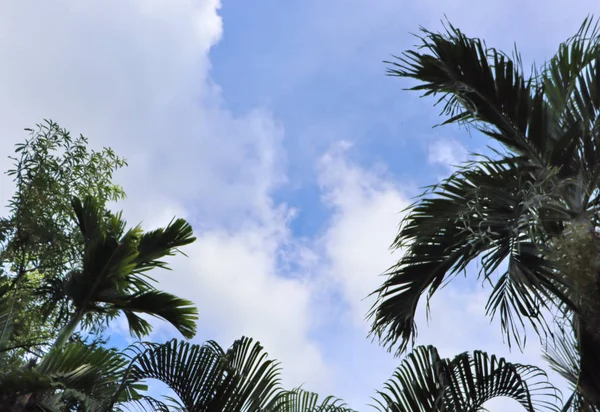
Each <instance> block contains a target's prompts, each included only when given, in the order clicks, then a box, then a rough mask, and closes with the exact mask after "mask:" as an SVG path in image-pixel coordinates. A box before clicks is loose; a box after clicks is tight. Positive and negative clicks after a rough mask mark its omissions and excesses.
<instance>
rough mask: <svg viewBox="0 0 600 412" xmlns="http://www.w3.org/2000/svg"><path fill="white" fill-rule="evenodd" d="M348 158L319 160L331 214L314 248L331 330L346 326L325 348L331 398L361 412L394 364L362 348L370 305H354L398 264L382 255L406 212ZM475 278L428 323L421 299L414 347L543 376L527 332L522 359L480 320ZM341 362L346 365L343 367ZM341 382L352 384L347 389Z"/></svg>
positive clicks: (450, 293) (451, 290)
mask: <svg viewBox="0 0 600 412" xmlns="http://www.w3.org/2000/svg"><path fill="white" fill-rule="evenodd" d="M348 150H351V145H350V144H348V143H346V142H341V143H339V144H338V145H337V146H335V147H333V148H332V150H330V151H329V152H328V153H327V154H326V155H325V156H324V157H323V158H322V159H321V163H320V181H321V184H322V188H323V191H324V200H325V202H326V204H328V205H329V206H330V207H331V208H332V209H333V214H332V218H331V220H330V222H329V225H328V226H327V229H326V230H325V232H324V234H323V236H322V238H321V239H320V240H319V241H318V242H317V243H316V248H317V250H318V251H320V253H321V256H322V259H323V260H324V262H325V266H324V267H325V275H327V276H328V277H329V278H330V279H331V280H332V282H333V283H332V284H331V285H330V287H332V288H334V289H339V290H340V295H341V296H342V297H343V299H344V302H345V308H346V310H344V308H343V307H342V308H338V309H337V312H336V313H335V316H336V319H338V322H344V323H347V326H345V331H344V332H342V333H340V335H339V336H338V338H337V339H335V338H332V339H331V340H330V341H328V344H329V345H333V346H335V347H336V348H337V349H336V350H337V351H340V352H341V354H338V355H337V356H335V355H331V354H328V356H333V358H332V360H335V361H336V364H335V366H334V370H336V376H338V379H341V381H342V382H343V384H340V385H338V386H337V387H336V390H337V392H336V394H337V395H339V396H341V397H343V398H344V399H346V400H348V401H351V402H352V403H351V405H353V406H354V407H355V408H362V406H363V405H365V404H367V403H368V402H369V399H368V397H369V396H372V395H374V394H375V390H376V389H379V388H381V384H382V383H383V382H384V381H385V380H387V379H388V378H389V377H390V376H391V373H392V371H393V369H395V367H396V366H397V365H398V364H399V362H400V360H399V359H394V358H392V357H391V355H389V354H386V353H383V349H382V348H380V347H377V345H376V343H374V344H372V345H369V344H367V342H366V341H365V339H364V337H365V336H366V329H367V327H368V324H367V323H366V322H364V320H363V319H364V315H365V313H366V312H367V310H368V309H369V308H370V306H371V304H372V302H373V300H372V299H370V300H366V301H361V300H362V299H363V298H365V297H366V295H367V294H368V293H370V292H371V291H373V290H374V289H375V288H376V287H377V286H379V285H380V284H381V282H382V278H380V277H378V276H376V275H377V274H378V273H382V272H383V271H384V270H385V269H387V268H388V267H389V266H391V265H392V264H393V263H395V262H396V259H397V258H398V256H399V255H398V254H394V255H392V254H391V253H390V252H389V251H388V247H389V245H390V244H391V242H392V240H393V239H394V237H395V235H396V233H397V226H398V224H399V223H400V221H401V219H402V214H400V213H399V212H400V211H401V210H403V209H404V208H405V207H407V206H408V200H407V199H406V196H405V194H404V193H402V191H400V190H399V188H398V187H399V185H398V184H397V183H395V182H394V180H393V178H392V177H390V176H389V175H387V174H386V173H385V171H381V170H376V169H375V170H368V169H364V168H362V167H360V166H358V165H357V164H354V163H353V162H351V161H349V160H348V156H347V154H348ZM475 278H476V274H473V273H471V274H469V279H467V280H461V279H460V278H458V279H456V280H455V281H454V282H452V283H451V284H450V285H448V286H447V287H445V288H442V289H441V290H440V291H438V292H437V293H436V294H435V295H434V297H433V298H432V300H431V308H430V319H427V317H426V312H425V307H426V306H425V298H422V300H421V302H420V305H419V308H418V310H417V316H416V323H417V326H418V331H419V333H418V340H417V344H418V345H434V346H436V347H437V348H438V349H439V352H440V354H441V355H442V356H444V357H453V356H454V355H457V354H459V353H462V352H465V351H473V350H476V349H480V350H485V351H487V352H489V353H492V354H496V355H498V356H504V357H506V358H507V360H509V361H513V362H521V363H526V364H533V365H538V366H541V367H544V368H545V366H546V365H545V363H544V361H543V360H542V359H541V356H540V346H539V344H538V342H537V340H536V338H535V337H534V336H535V335H534V334H533V332H532V331H531V330H530V331H529V335H528V336H529V337H530V338H529V340H528V344H527V346H526V349H525V350H524V352H522V353H521V352H519V351H518V350H513V351H512V352H511V351H509V349H508V347H507V346H506V345H505V344H504V343H503V337H502V334H501V332H500V324H499V322H498V320H497V319H496V320H495V321H494V322H492V323H490V318H488V317H486V316H485V315H484V308H485V304H486V301H487V298H488V296H489V293H490V290H489V289H481V288H479V287H473V282H475ZM467 320H468V321H467ZM336 333H337V332H336ZM342 345H347V347H345V348H342V347H341V346H342ZM349 359H351V360H352V361H351V363H349V364H348V360H349ZM344 362H346V363H344ZM355 371H361V373H359V374H356V373H355ZM346 376H352V379H351V381H350V380H349V379H345V378H344V377H346ZM550 376H551V379H552V382H554V383H555V384H557V385H559V386H562V387H564V381H563V380H562V379H561V378H560V377H558V376H557V375H556V374H550ZM489 406H490V407H493V408H498V409H491V410H504V411H512V410H514V411H519V410H520V409H519V408H520V406H517V405H516V404H515V403H514V402H513V401H511V400H507V399H497V400H494V401H492V402H490V405H489Z"/></svg>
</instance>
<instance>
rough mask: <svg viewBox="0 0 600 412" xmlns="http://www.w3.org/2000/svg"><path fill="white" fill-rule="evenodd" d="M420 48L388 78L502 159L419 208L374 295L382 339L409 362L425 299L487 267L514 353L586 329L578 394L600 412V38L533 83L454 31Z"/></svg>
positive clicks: (584, 30)
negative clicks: (529, 333) (487, 142)
mask: <svg viewBox="0 0 600 412" xmlns="http://www.w3.org/2000/svg"><path fill="white" fill-rule="evenodd" d="M421 41H422V44H421V47H419V48H418V49H417V50H408V51H406V52H405V53H404V54H403V55H402V56H400V57H398V58H397V59H396V61H393V62H389V64H390V69H389V74H390V75H392V76H399V77H407V78H411V79H414V80H416V81H417V85H416V86H414V87H412V89H411V90H419V91H423V92H424V95H425V96H436V97H437V103H439V104H442V106H443V109H442V116H443V117H444V118H445V119H444V121H443V124H453V123H458V124H461V125H466V126H468V127H470V128H473V129H475V130H477V131H479V132H481V133H483V134H484V135H486V136H488V137H489V138H491V139H493V140H494V141H495V142H496V143H499V144H500V145H501V146H502V151H499V152H495V157H494V158H490V157H485V156H477V155H474V156H473V160H472V161H469V162H467V163H465V164H463V165H462V166H461V167H459V169H458V170H457V171H456V172H455V173H453V174H452V175H451V176H450V177H449V178H447V179H445V180H443V181H442V182H441V183H440V184H439V185H435V186H433V187H432V188H431V189H429V190H427V191H426V192H425V193H424V194H423V195H422V197H421V198H420V199H419V200H418V201H417V202H416V203H415V204H414V205H412V206H411V207H410V208H409V209H408V213H407V215H406V218H405V219H404V221H403V224H402V226H401V228H400V231H399V234H398V236H397V238H396V240H395V242H394V248H400V247H402V248H405V251H406V252H405V253H404V255H403V256H402V257H401V259H400V260H399V262H398V263H397V264H396V265H394V266H393V267H392V268H391V269H390V270H389V271H388V272H387V279H386V281H385V282H384V284H383V285H382V286H381V287H380V288H378V289H377V290H376V291H375V292H374V293H375V294H376V295H377V302H376V303H375V305H374V306H373V308H372V311H371V313H370V316H371V318H372V319H373V326H372V333H373V334H374V335H375V336H376V337H378V338H379V339H380V341H381V342H382V343H383V344H384V345H386V346H387V347H388V348H390V349H391V348H395V349H396V350H397V351H398V353H401V352H404V351H405V350H406V349H407V348H408V346H409V344H410V343H411V342H412V341H413V340H414V338H415V336H416V329H415V324H414V316H415V311H416V308H417V305H418V302H419V300H420V299H421V296H422V295H426V296H427V299H430V298H431V297H432V295H433V294H435V292H436V291H437V290H438V289H439V288H440V287H441V286H442V285H443V284H445V283H446V282H447V281H448V280H450V279H452V278H453V277H454V276H455V275H456V274H457V273H459V272H464V271H465V270H466V269H467V267H468V266H470V265H471V266H472V264H474V263H478V262H480V263H481V270H480V273H479V279H480V280H482V281H483V283H484V284H485V285H490V286H491V291H490V296H489V299H488V302H487V305H486V311H487V313H488V314H489V315H491V316H492V317H499V319H500V325H501V328H502V330H503V332H504V333H505V335H506V337H507V338H508V343H509V345H510V344H511V343H516V344H517V345H518V346H520V347H522V346H523V345H524V343H525V338H526V333H525V331H526V325H527V324H529V325H530V326H532V327H533V329H534V330H535V332H536V333H537V334H538V336H539V337H540V338H546V337H548V336H551V334H552V333H553V324H554V323H555V322H560V323H565V322H566V321H572V320H573V319H574V321H573V322H572V324H573V325H574V327H575V328H576V329H577V344H578V345H577V348H578V350H579V352H580V369H581V372H580V379H579V380H578V388H579V389H580V390H581V391H582V393H585V397H586V398H587V401H589V402H590V404H593V405H595V407H597V408H600V374H598V372H597V371H598V370H600V349H599V348H600V335H598V332H597V330H598V326H600V322H599V321H598V319H600V318H599V317H598V315H599V314H600V307H599V306H598V302H600V289H599V288H598V285H600V271H599V270H598V267H597V262H598V261H599V259H600V253H599V252H600V244H599V242H598V240H597V238H596V236H595V234H594V229H595V228H597V227H600V215H599V214H598V213H597V211H598V208H599V207H600V186H599V185H598V182H599V177H600V136H599V135H598V130H599V129H598V121H599V120H600V116H599V114H600V57H598V56H600V27H599V26H598V24H593V22H592V20H591V19H586V20H585V21H584V23H583V25H582V26H581V29H580V30H579V31H578V33H577V34H576V35H575V36H573V37H572V38H570V39H568V40H567V41H566V42H565V43H563V44H562V45H561V46H560V47H559V50H558V53H557V54H556V55H555V56H554V57H553V58H552V59H551V60H550V61H549V62H548V63H547V64H546V65H544V66H543V67H542V68H541V69H540V70H539V71H538V70H537V69H535V68H533V69H532V74H531V75H529V76H528V75H526V73H525V71H524V69H523V67H522V64H521V58H520V56H519V54H518V52H516V51H515V53H514V54H513V56H512V57H511V56H508V55H507V54H505V53H502V52H500V51H498V50H497V49H494V48H491V47H487V46H486V44H485V43H484V42H483V41H482V40H480V39H473V38H468V37H467V36H465V35H464V34H463V33H462V32H461V31H460V30H458V29H457V28H455V27H453V26H452V25H450V24H448V25H447V28H446V31H445V32H444V33H432V32H430V31H427V30H425V29H423V36H422V37H421ZM581 227H583V228H584V230H583V232H581V230H580V228H581ZM579 232H581V233H585V234H586V237H585V239H584V238H582V237H581V236H573V234H576V233H579ZM584 266H585V268H584ZM504 268H506V269H504ZM550 313H552V314H555V316H552V317H551V316H548V315H549V314H550Z"/></svg>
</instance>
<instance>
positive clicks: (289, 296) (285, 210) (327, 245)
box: [0, 0, 598, 411]
mask: <svg viewBox="0 0 600 412" xmlns="http://www.w3.org/2000/svg"><path fill="white" fill-rule="evenodd" d="M542 5H543V7H541V6H542ZM597 9H598V6H597V4H596V2H595V1H593V0H572V1H570V2H569V3H568V5H566V4H565V3H564V2H563V1H559V0H548V1H545V2H543V3H542V2H537V1H530V2H523V1H516V0H503V1H499V0H490V1H487V2H481V1H474V0H435V1H433V0H421V1H418V2H405V1H398V0H397V1H391V0H374V1H364V0H329V1H321V0H302V1H300V0H286V1H274V0H271V1H266V0H254V1H248V0H223V1H222V2H220V1H218V0H119V1H116V0H105V1H103V2H99V1H87V2H81V1H74V0H73V1H66V0H56V1H54V2H52V3H50V2H38V1H33V0H21V1H19V2H15V1H9V0H1V1H0V61H2V64H1V65H0V119H1V120H2V129H3V130H2V136H1V137H0V153H1V154H2V158H1V159H0V168H1V169H2V170H6V169H8V167H9V165H10V162H9V161H8V160H7V159H6V156H8V155H10V154H11V152H12V150H13V146H14V144H15V143H17V142H20V141H23V139H25V138H26V137H27V135H26V133H25V132H24V131H23V129H24V128H25V127H32V126H33V125H35V124H36V123H39V122H41V121H42V119H44V118H49V119H52V120H54V121H56V122H57V123H59V124H60V125H61V126H62V127H65V128H67V129H68V130H70V131H71V132H72V133H73V134H79V133H82V134H84V135H85V136H87V137H88V138H89V139H90V145H91V146H92V147H93V148H101V147H103V146H110V147H112V148H113V149H114V150H115V151H116V152H117V153H118V154H119V155H121V156H124V157H126V158H127V160H128V163H129V166H128V167H127V168H126V169H124V170H122V171H120V172H119V173H118V174H117V175H116V181H117V182H118V183H120V184H121V185H122V186H123V187H124V188H125V191H126V192H127V194H128V198H127V199H126V200H125V201H122V202H119V203H118V204H116V205H115V208H116V209H123V210H124V214H125V216H126V218H127V219H128V220H129V222H131V223H132V224H133V223H138V222H142V224H143V227H144V228H153V227H157V226H159V225H164V224H167V223H168V222H169V220H170V219H171V218H172V217H173V216H178V217H184V218H186V219H188V220H189V221H190V222H191V223H192V225H193V227H194V230H195V234H196V236H197V237H198V240H197V242H196V243H195V244H193V245H191V246H190V247H188V248H186V250H185V252H186V254H187V255H188V257H187V258H186V257H183V256H179V257H177V258H175V259H172V261H171V262H172V267H173V268H174V270H173V271H172V272H163V273H160V274H157V278H158V279H159V280H160V286H161V287H162V288H164V289H166V290H168V291H170V292H173V293H177V294H179V295H181V296H183V297H186V298H189V299H191V300H193V301H194V302H195V303H196V304H197V306H198V308H199V312H200V319H199V321H198V335H197V337H196V338H195V339H194V341H196V342H204V341H206V340H209V339H212V340H216V341H217V342H219V343H220V344H221V346H223V347H228V346H229V345H230V344H231V343H232V342H233V340H234V339H236V338H238V337H240V336H242V335H246V336H251V337H253V338H255V339H257V340H259V341H260V342H261V343H262V344H263V345H264V346H265V348H266V349H267V351H268V352H269V354H270V356H272V357H274V358H276V359H279V360H280V361H281V362H282V366H283V383H284V384H285V385H286V386H287V387H290V388H291V387H296V386H299V385H301V384H302V385H303V387H304V388H305V389H308V390H312V391H316V392H318V393H320V394H321V395H323V396H325V395H330V394H333V395H335V396H338V397H340V398H343V399H344V400H345V401H346V402H347V403H348V404H349V405H350V406H351V407H353V408H354V409H357V410H360V411H363V410H369V409H370V408H368V407H367V406H366V405H367V404H368V403H371V400H370V397H371V396H373V395H375V390H377V389H379V388H381V387H382V384H383V382H384V381H385V380H386V379H388V378H389V377H390V376H391V374H392V372H393V370H394V369H395V368H396V367H397V366H398V364H399V361H400V360H399V359H398V358H394V357H393V356H392V355H391V354H389V353H387V352H386V351H385V349H383V348H381V347H380V346H378V345H377V342H372V341H371V340H370V339H368V338H367V333H368V330H369V324H368V322H366V321H365V319H364V318H365V314H366V312H367V310H368V309H369V307H370V305H371V304H372V302H373V301H372V300H369V299H365V298H366V297H367V295H369V293H370V292H372V291H373V290H374V289H375V288H376V287H377V286H379V284H380V283H381V281H382V278H381V277H380V276H378V275H379V274H381V273H382V272H383V271H385V270H386V269H387V268H388V267H389V266H390V265H392V264H393V263H394V262H395V261H396V260H397V259H398V257H399V256H398V254H392V253H391V252H390V250H389V246H390V244H391V242H392V240H393V238H394V236H395V234H396V230H397V226H398V224H399V223H400V221H401V218H402V214H401V211H402V210H403V209H404V208H405V207H406V206H408V205H409V204H410V203H411V201H412V200H411V199H413V198H414V196H416V195H418V194H419V193H420V188H422V187H423V186H425V185H427V184H431V183H434V182H436V181H438V180H439V179H440V178H443V177H445V176H447V175H448V173H450V171H451V170H452V166H453V165H456V164H458V163H460V162H461V161H464V160H465V159H466V156H467V153H469V152H472V151H478V150H482V149H483V148H484V147H485V146H486V144H487V142H486V140H485V139H484V138H483V137H481V136H478V135H475V134H468V133H466V132H465V131H464V130H459V129H457V128H453V127H442V128H435V129H434V128H432V126H434V125H435V124H437V123H439V117H438V108H434V107H433V106H432V103H433V102H432V101H431V100H429V99H420V98H419V95H418V94H417V93H415V92H407V91H404V90H403V89H404V88H405V87H407V86H410V82H407V81H405V80H402V79H397V78H390V77H386V76H385V75H384V74H385V68H386V66H385V64H384V63H383V61H384V60H388V59H390V55H392V54H399V53H401V52H402V51H404V50H405V49H407V48H411V47H412V46H414V44H415V43H416V39H415V38H414V36H412V35H411V33H416V32H417V31H418V29H419V26H425V27H426V28H428V29H430V30H439V29H440V28H441V23H440V22H441V20H442V19H443V18H444V15H446V16H447V17H448V19H449V20H450V21H451V22H452V23H453V24H454V25H455V26H457V27H459V28H461V30H463V31H464V32H465V33H466V34H467V35H469V36H473V37H482V38H485V39H486V42H487V43H488V45H490V46H495V47H498V48H500V49H503V50H506V51H511V50H512V48H513V44H514V43H515V42H516V43H517V45H518V46H519V49H520V51H521V52H522V53H523V57H524V59H523V60H524V63H525V64H526V65H529V64H530V63H531V62H533V61H536V62H538V63H540V62H542V61H544V60H545V59H547V58H549V57H550V56H551V55H552V54H553V52H554V51H555V50H556V48H557V46H558V44H559V42H560V41H562V40H564V39H566V38H567V37H568V36H570V35H572V34H574V33H575V32H576V30H577V29H578V27H579V25H580V24H581V22H582V21H583V19H584V18H585V16H586V15H587V14H588V13H596V14H598V13H597V12H598V10H597ZM0 179H1V180H0V200H1V201H2V204H5V203H6V200H7V199H8V198H9V197H10V195H11V192H12V185H11V182H10V180H9V179H8V178H7V177H6V176H2V177H1V178H0ZM488 293H489V290H486V289H482V288H481V287H480V285H479V284H477V283H476V281H475V280H474V276H470V277H467V279H466V280H464V281H458V282H456V283H452V284H450V285H449V286H448V287H446V288H445V289H443V290H442V291H441V292H439V293H437V294H436V296H435V297H434V299H433V300H432V306H431V319H429V321H427V319H426V318H425V310H424V305H421V306H420V307H419V316H418V327H419V335H418V343H419V344H433V345H436V346H437V347H438V349H439V351H440V353H441V354H442V356H452V355H455V354H457V353H460V352H463V351H466V350H473V349H483V350H486V351H489V352H491V353H496V354H498V355H502V356H507V358H508V359H509V360H511V361H515V362H523V363H531V364H536V365H540V366H544V363H543V361H542V360H541V359H540V357H539V345H537V342H536V341H535V339H533V338H532V339H529V340H528V345H527V347H526V349H525V351H524V352H523V353H521V352H518V351H515V350H513V351H512V352H509V350H508V348H507V347H506V345H504V344H503V342H502V336H501V333H500V325H499V323H498V322H497V321H496V320H494V321H493V322H491V323H490V319H488V318H486V317H485V316H484V306H485V301H486V298H487V294H488ZM113 332H114V335H115V339H117V340H118V339H121V341H123V342H125V341H126V339H127V338H126V335H125V333H124V326H123V325H122V324H118V323H117V324H115V325H114V329H113ZM152 336H153V338H155V339H157V340H166V339H169V338H171V337H174V336H177V334H176V331H175V330H174V329H173V328H172V327H170V326H169V325H166V324H164V323H157V324H156V328H155V332H154V333H153V335H152ZM550 377H551V379H552V381H553V382H554V383H555V384H557V385H558V386H560V387H564V384H563V382H562V381H560V379H559V378H558V377H557V376H556V375H553V374H550ZM519 408H520V407H519V406H518V405H516V404H515V403H513V402H512V401H508V400H503V399H500V400H496V401H493V402H490V404H489V405H488V409H489V410H491V411H520V410H522V409H519Z"/></svg>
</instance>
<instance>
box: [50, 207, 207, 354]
mask: <svg viewBox="0 0 600 412" xmlns="http://www.w3.org/2000/svg"><path fill="white" fill-rule="evenodd" d="M73 209H74V211H75V216H76V219H77V222H78V224H79V228H80V230H81V234H82V236H83V238H84V241H85V250H84V252H83V265H82V266H81V267H77V268H75V269H73V270H72V271H71V272H70V273H69V274H68V276H66V277H65V278H56V279H49V280H48V282H47V285H46V286H45V287H44V288H42V289H41V290H40V291H39V294H40V295H42V296H43V297H44V298H45V299H46V307H48V309H49V312H51V311H52V310H54V308H55V307H56V306H57V305H61V310H60V313H61V314H65V313H67V314H68V316H67V317H68V320H67V321H66V324H65V326H64V327H63V328H62V330H61V331H60V333H59V335H58V338H57V339H56V341H55V343H54V347H61V346H63V345H64V344H65V343H66V342H67V340H68V339H69V338H70V337H71V335H72V334H73V332H74V331H75V330H76V328H77V327H78V326H79V324H80V323H81V322H82V321H87V322H88V323H92V322H96V323H98V322H99V319H98V317H99V318H100V320H102V318H104V319H106V320H108V319H111V318H113V317H115V316H117V315H118V314H119V313H122V314H124V315H125V317H126V318H127V321H128V323H129V329H130V331H131V333H132V335H135V336H137V337H142V336H145V335H147V334H148V333H149V332H150V331H151V326H150V324H149V323H148V321H146V320H145V319H143V318H141V317H140V316H139V315H138V314H140V313H144V314H149V315H152V316H155V317H159V318H162V319H164V320H166V321H168V322H170V323H171V324H172V325H174V326H175V327H176V328H177V329H178V330H179V332H181V334H182V335H183V336H185V337H186V338H191V337H193V336H194V335H195V331H196V320H197V319H198V310H197V309H196V307H195V306H194V305H193V303H192V302H190V301H188V300H185V299H181V298H179V297H177V296H174V295H171V294H169V293H166V292H163V291H160V290H158V289H156V288H155V287H154V286H153V285H152V284H151V283H150V282H151V281H152V282H153V281H154V279H152V278H151V277H149V276H148V274H147V272H148V271H149V270H151V269H154V268H158V267H160V268H167V266H166V263H165V262H163V261H161V260H160V259H162V258H163V257H165V256H172V255H173V254H174V253H175V252H176V251H177V250H178V248H179V247H181V246H185V245H188V244H190V243H192V242H193V241H194V240H195V238H194V237H193V234H192V228H191V226H190V225H189V224H188V223H187V222H186V221H185V220H184V219H177V220H173V221H172V222H171V223H170V224H169V225H168V226H167V227H166V228H161V229H157V230H153V231H150V232H145V233H144V232H142V230H141V228H140V227H139V226H137V227H135V228H132V229H129V230H127V231H125V221H124V220H123V219H122V216H121V214H116V215H113V214H110V213H108V212H106V211H104V210H103V209H102V208H100V207H99V205H98V204H97V202H96V201H95V200H94V198H92V197H88V198H87V199H85V200H84V201H83V202H82V201H80V200H79V199H75V200H74V201H73ZM61 318H62V319H64V318H65V316H64V315H63V316H62V317H61ZM61 318H59V320H60V319H61Z"/></svg>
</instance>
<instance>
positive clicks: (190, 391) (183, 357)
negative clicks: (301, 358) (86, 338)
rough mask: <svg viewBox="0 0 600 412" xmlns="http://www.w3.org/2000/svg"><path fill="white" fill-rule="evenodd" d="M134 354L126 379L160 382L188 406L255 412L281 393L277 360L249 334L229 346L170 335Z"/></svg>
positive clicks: (209, 409) (208, 409)
mask: <svg viewBox="0 0 600 412" xmlns="http://www.w3.org/2000/svg"><path fill="white" fill-rule="evenodd" d="M134 349H135V348H134ZM133 353H134V355H133V356H132V364H131V366H130V368H129V371H130V372H129V375H128V376H129V379H131V380H141V379H148V378H153V379H158V380H160V381H162V382H163V383H165V384H166V385H168V386H169V388H171V389H172V390H173V391H174V392H175V393H176V394H177V396H178V397H179V400H180V403H181V404H182V405H183V407H185V408H186V410H188V411H223V412H225V411H232V412H233V411H236V412H237V411H259V410H261V408H263V407H264V406H265V405H268V404H269V403H270V402H271V401H272V400H273V399H274V398H275V397H276V396H277V395H278V394H279V392H281V389H280V387H279V368H278V364H277V363H276V362H275V361H273V360H269V359H267V354H266V353H265V352H264V350H263V348H262V346H261V345H260V344H259V343H254V342H253V341H252V339H250V338H245V337H244V338H241V339H239V340H237V341H235V343H234V344H233V345H232V347H231V348H229V349H228V350H227V351H223V349H221V347H220V346H219V345H218V344H217V343H215V342H212V341H209V342H207V343H205V344H204V345H195V344H191V343H189V342H181V341H177V340H171V341H169V342H167V343H165V344H162V345H145V346H144V347H143V348H138V349H136V350H134V352H133Z"/></svg>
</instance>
